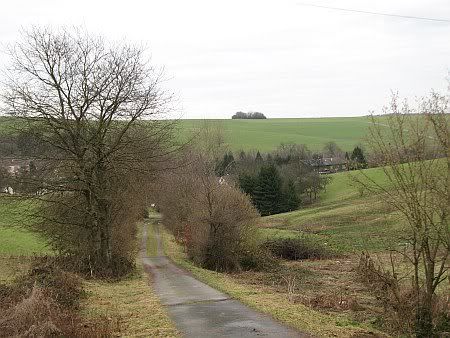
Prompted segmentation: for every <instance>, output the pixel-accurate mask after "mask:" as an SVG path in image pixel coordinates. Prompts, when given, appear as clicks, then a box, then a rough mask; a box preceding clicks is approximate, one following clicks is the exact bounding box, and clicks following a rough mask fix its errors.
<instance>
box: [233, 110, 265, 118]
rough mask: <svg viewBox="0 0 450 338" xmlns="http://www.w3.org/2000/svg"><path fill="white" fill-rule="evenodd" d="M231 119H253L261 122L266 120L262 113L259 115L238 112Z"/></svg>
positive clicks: (257, 113) (256, 113)
mask: <svg viewBox="0 0 450 338" xmlns="http://www.w3.org/2000/svg"><path fill="white" fill-rule="evenodd" d="M231 118H232V119H254V120H263V119H266V118H267V117H266V116H265V115H264V114H263V113H259V112H248V113H244V112H241V111H238V112H237V113H236V114H234V115H233V116H232V117H231Z"/></svg>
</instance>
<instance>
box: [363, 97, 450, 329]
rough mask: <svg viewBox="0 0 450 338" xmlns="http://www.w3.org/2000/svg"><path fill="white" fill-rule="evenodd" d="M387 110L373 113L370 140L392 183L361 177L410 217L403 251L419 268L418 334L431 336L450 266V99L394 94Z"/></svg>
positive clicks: (416, 272)
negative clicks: (410, 99)
mask: <svg viewBox="0 0 450 338" xmlns="http://www.w3.org/2000/svg"><path fill="white" fill-rule="evenodd" d="M385 113H386V114H385V115H383V116H381V117H378V116H373V117H372V125H371V128H370V134H369V137H368V144H369V146H370V149H371V152H372V155H373V158H374V159H377V162H378V163H377V164H378V165H380V166H381V170H383V172H384V175H385V177H386V182H385V183H380V182H376V181H375V180H373V179H371V178H370V177H369V176H367V175H365V174H364V171H362V174H363V175H362V177H363V178H362V179H357V178H355V179H356V180H357V181H358V182H359V184H360V185H362V186H363V187H364V188H365V189H367V190H369V191H372V192H375V193H378V194H382V196H383V200H385V201H386V202H387V203H388V204H389V205H391V206H393V207H394V208H395V209H397V211H398V212H400V213H401V215H403V217H404V219H405V220H406V224H407V226H406V227H405V229H404V234H405V239H406V241H407V242H408V246H407V247H406V249H405V250H402V251H401V253H402V254H403V255H404V256H405V257H406V258H407V261H408V262H409V263H410V264H411V265H412V267H413V269H412V271H413V272H412V275H413V276H412V277H413V286H414V291H415V294H416V299H417V313H416V334H417V335H418V336H427V337H428V336H429V335H432V334H431V333H432V332H433V319H434V312H433V311H434V307H433V302H434V300H435V297H436V290H437V288H438V286H439V284H440V283H441V282H443V281H444V280H445V279H447V278H448V269H449V254H450V227H449V223H448V215H449V205H450V199H449V198H450V195H449V184H450V162H449V161H450V160H449V159H450V153H449V152H450V147H449V135H450V133H449V123H448V122H449V119H448V100H447V98H446V97H444V96H440V95H438V94H436V93H433V94H432V95H431V96H430V97H428V98H425V99H422V100H421V101H420V102H419V104H418V107H417V108H412V107H410V106H409V105H408V103H407V102H406V101H404V102H403V103H400V102H399V100H398V97H397V96H396V95H394V96H393V98H392V101H391V103H390V106H389V107H388V108H385Z"/></svg>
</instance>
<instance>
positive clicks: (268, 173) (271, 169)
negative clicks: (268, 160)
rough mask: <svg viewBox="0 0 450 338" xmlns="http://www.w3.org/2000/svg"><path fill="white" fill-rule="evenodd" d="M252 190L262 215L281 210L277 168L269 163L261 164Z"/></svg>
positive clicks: (280, 191) (280, 188)
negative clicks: (255, 184) (266, 164)
mask: <svg viewBox="0 0 450 338" xmlns="http://www.w3.org/2000/svg"><path fill="white" fill-rule="evenodd" d="M257 183H258V184H257V186H256V188H255V191H254V194H253V196H254V198H253V200H254V203H255V205H256V207H257V209H258V210H259V212H260V213H261V215H263V216H267V215H272V214H277V213H279V212H281V211H282V210H283V192H282V180H281V177H280V174H279V173H278V170H277V168H276V167H275V166H274V165H273V164H271V165H268V166H263V167H262V168H261V169H260V171H259V174H258V180H257Z"/></svg>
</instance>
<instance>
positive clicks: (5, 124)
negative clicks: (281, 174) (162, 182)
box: [0, 117, 370, 151]
mask: <svg viewBox="0 0 450 338" xmlns="http://www.w3.org/2000/svg"><path fill="white" fill-rule="evenodd" d="M205 123H206V124H208V125H210V126H213V127H219V128H221V129H222V130H223V133H224V137H225V143H227V144H228V146H229V147H230V149H231V150H234V151H238V150H241V149H243V150H252V149H257V150H260V151H270V150H273V149H275V148H276V147H277V146H278V145H279V144H280V143H298V144H306V145H307V146H308V147H309V148H310V149H311V150H313V151H318V150H321V149H322V148H323V145H324V144H325V143H326V142H329V141H334V142H336V143H337V144H338V145H339V146H340V147H341V148H342V149H343V150H345V151H351V150H352V149H353V147H354V146H355V145H356V144H358V143H362V142H363V139H364V136H365V135H366V133H367V128H368V127H369V125H370V120H369V118H368V117H333V118H290V119H289V118H288V119H266V120H231V119H229V120H225V119H224V120H179V121H178V122H177V134H178V136H179V137H180V139H183V140H186V139H189V138H190V137H192V135H195V133H196V131H197V130H199V129H200V128H202V127H203V126H204V125H205ZM13 125H14V120H13V119H11V118H5V117H0V133H6V132H11V130H12V129H11V128H10V127H11V126H13Z"/></svg>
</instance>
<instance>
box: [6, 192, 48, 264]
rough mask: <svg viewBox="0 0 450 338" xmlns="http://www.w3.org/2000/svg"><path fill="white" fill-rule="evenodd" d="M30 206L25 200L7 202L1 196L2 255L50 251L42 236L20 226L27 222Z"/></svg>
mask: <svg viewBox="0 0 450 338" xmlns="http://www.w3.org/2000/svg"><path fill="white" fill-rule="evenodd" d="M28 207H29V206H27V205H26V203H24V202H17V201H15V202H6V201H5V199H4V198H2V197H0V256H1V255H14V256H18V255H25V256H27V255H34V254H45V253H49V252H50V251H49V249H48V248H46V246H45V243H44V241H43V240H42V239H41V238H39V237H38V236H37V235H35V234H33V233H31V232H29V231H27V230H24V229H22V228H21V227H20V225H24V222H27V220H26V217H24V215H25V214H26V212H27V208H28Z"/></svg>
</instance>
